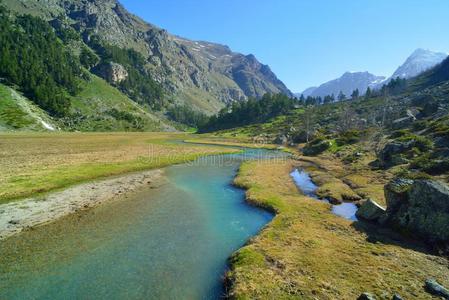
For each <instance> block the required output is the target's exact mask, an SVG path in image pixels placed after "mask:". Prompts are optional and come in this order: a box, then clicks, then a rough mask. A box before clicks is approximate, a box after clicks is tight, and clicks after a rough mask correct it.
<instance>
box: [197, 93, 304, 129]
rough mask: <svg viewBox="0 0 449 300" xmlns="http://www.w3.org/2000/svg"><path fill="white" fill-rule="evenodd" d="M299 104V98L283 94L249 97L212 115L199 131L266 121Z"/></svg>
mask: <svg viewBox="0 0 449 300" xmlns="http://www.w3.org/2000/svg"><path fill="white" fill-rule="evenodd" d="M297 104H298V101H297V99H295V98H289V97H288V96H286V95H283V94H275V95H271V94H265V95H264V96H263V97H262V98H261V99H260V100H257V99H255V98H249V99H248V100H247V101H241V102H232V104H230V105H229V106H227V107H225V108H223V109H222V110H220V112H219V113H218V114H217V115H216V116H212V117H210V118H209V120H208V121H207V122H206V123H204V124H203V125H202V126H200V127H199V131H200V132H210V131H216V130H221V129H228V128H232V127H238V126H244V125H248V124H253V123H259V122H264V121H267V120H268V119H270V118H273V117H276V116H278V115H281V114H285V113H287V112H288V111H290V110H291V109H293V108H295V106H296V105H297Z"/></svg>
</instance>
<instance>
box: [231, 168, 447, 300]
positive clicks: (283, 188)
mask: <svg viewBox="0 0 449 300" xmlns="http://www.w3.org/2000/svg"><path fill="white" fill-rule="evenodd" d="M324 167H325V166H321V165H319V164H317V161H315V162H314V163H311V162H307V163H306V162H302V161H300V160H290V161H287V162H280V163H277V164H268V163H265V162H249V163H245V164H244V165H243V166H242V167H241V168H240V172H239V174H238V177H237V178H236V180H235V181H236V184H237V185H238V186H240V187H244V188H246V189H247V192H246V195H247V200H248V201H249V202H250V203H252V204H254V205H256V206H260V207H264V208H269V210H270V211H274V212H276V216H275V217H274V219H273V220H272V222H271V223H270V224H269V225H268V226H267V227H265V228H264V230H263V231H262V232H261V233H260V234H259V235H257V236H256V237H254V238H253V239H251V242H250V243H249V244H248V245H247V246H245V247H243V248H241V249H240V250H239V251H237V252H236V253H235V254H234V255H233V256H232V258H231V259H230V265H231V271H230V272H229V273H228V275H227V278H228V283H229V290H228V297H230V298H236V299H254V298H256V299H257V298H258V299H288V298H301V299H357V297H358V296H359V295H360V294H361V293H363V292H370V293H372V294H374V295H375V296H376V299H391V298H392V297H393V295H394V294H396V293H397V294H399V295H401V296H402V297H403V298H404V299H433V297H432V295H430V294H428V293H426V291H425V289H424V283H425V280H426V279H428V278H435V279H436V280H437V281H438V282H440V283H441V284H443V285H445V286H447V285H449V278H448V277H447V271H448V269H449V262H448V260H447V259H446V258H444V257H439V256H434V255H432V254H431V253H430V252H428V248H427V247H426V245H425V244H423V243H420V242H418V241H413V240H407V239H405V238H403V237H401V236H400V235H398V234H395V233H394V232H391V231H389V230H387V229H379V228H377V227H375V226H374V227H373V226H371V225H370V224H366V223H363V222H352V221H350V220H346V219H344V218H341V217H339V216H336V215H334V214H333V213H332V211H331V204H329V203H326V202H322V201H316V200H315V199H312V198H310V197H308V196H306V195H301V194H300V193H299V192H298V189H297V187H296V186H295V184H294V182H293V180H292V178H291V177H290V173H291V171H292V170H294V169H295V168H304V169H305V170H307V171H308V172H309V173H310V172H317V173H316V174H315V176H318V175H321V176H323V174H320V172H323V171H324V170H325V168H324ZM326 167H327V168H328V169H330V168H335V169H336V170H337V169H338V168H337V167H338V166H337V165H336V164H335V163H334V164H333V165H327V166H326ZM332 174H336V173H330V174H329V175H328V177H333V176H331V175H332ZM335 178H336V177H335ZM325 179H327V178H325ZM337 179H338V178H337ZM326 182H330V183H331V184H328V185H327V187H326V188H325V189H324V190H326V191H327V192H328V193H334V195H339V193H340V191H341V186H340V181H338V184H334V182H333V181H326ZM333 187H336V190H333V189H332V188H333ZM366 188H367V189H366V191H368V190H369V189H368V188H370V186H367V187H366ZM354 193H355V192H354ZM373 194H376V192H375V191H374V192H373Z"/></svg>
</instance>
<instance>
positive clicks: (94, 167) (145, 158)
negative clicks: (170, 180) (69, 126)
mask: <svg viewBox="0 0 449 300" xmlns="http://www.w3.org/2000/svg"><path fill="white" fill-rule="evenodd" d="M185 138H188V135H187V134H175V133H173V134H168V133H111V134H105V133H96V134H88V133H84V134H69V133H57V134H56V133H53V134H37V133H35V134H29V133H27V134H24V133H22V134H21V133H14V134H12V133H11V134H3V135H1V136H0V140H1V141H2V142H1V143H0V154H1V155H0V169H1V170H2V172H1V174H0V203H5V202H7V201H10V200H13V199H17V198H22V197H27V196H30V195H32V194H36V193H44V192H48V191H51V190H54V189H59V188H63V187H67V186H69V185H71V184H75V183H78V182H82V181H87V180H91V179H95V178H99V177H105V176H111V175H116V174H121V173H126V172H132V171H139V170H144V169H151V168H159V167H163V166H167V165H170V164H176V163H182V162H186V161H190V160H193V159H195V158H197V157H199V156H201V155H205V154H216V153H223V152H233V151H236V150H234V149H230V148H220V147H212V146H211V147H204V146H196V145H186V144H172V143H170V142H169V141H170V140H179V139H185Z"/></svg>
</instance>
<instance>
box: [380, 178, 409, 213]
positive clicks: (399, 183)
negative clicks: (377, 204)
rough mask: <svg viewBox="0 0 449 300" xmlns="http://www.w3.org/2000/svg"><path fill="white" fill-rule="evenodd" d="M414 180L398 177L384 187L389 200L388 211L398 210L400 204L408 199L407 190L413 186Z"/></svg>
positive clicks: (386, 197)
mask: <svg viewBox="0 0 449 300" xmlns="http://www.w3.org/2000/svg"><path fill="white" fill-rule="evenodd" d="M412 184H413V180H409V179H403V178H398V179H395V180H393V181H391V182H389V183H388V184H387V185H386V186H385V187H384V193H385V199H386V200H387V212H389V213H390V212H394V211H396V210H398V208H399V206H400V205H401V204H402V203H403V202H404V201H406V197H407V192H408V190H409V189H410V188H411V186H412Z"/></svg>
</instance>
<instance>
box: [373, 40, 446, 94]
mask: <svg viewBox="0 0 449 300" xmlns="http://www.w3.org/2000/svg"><path fill="white" fill-rule="evenodd" d="M447 57H448V55H447V54H446V53H442V52H434V51H430V50H425V49H420V48H419V49H416V50H415V51H414V52H413V53H412V54H411V55H410V56H409V57H408V58H407V59H406V60H405V62H404V63H403V64H402V65H400V66H399V67H398V68H397V69H396V71H395V72H394V73H393V75H391V76H390V77H389V78H387V79H386V80H384V81H382V82H380V83H378V84H375V85H374V86H373V88H374V89H380V88H381V87H382V86H383V85H384V84H388V83H389V82H390V81H391V80H392V79H395V78H398V77H399V78H403V79H409V78H413V77H416V76H418V75H420V74H422V73H424V72H426V71H428V70H430V69H432V68H433V67H435V66H437V65H438V64H440V63H441V62H442V61H443V60H445V59H446V58H447Z"/></svg>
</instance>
